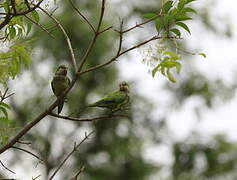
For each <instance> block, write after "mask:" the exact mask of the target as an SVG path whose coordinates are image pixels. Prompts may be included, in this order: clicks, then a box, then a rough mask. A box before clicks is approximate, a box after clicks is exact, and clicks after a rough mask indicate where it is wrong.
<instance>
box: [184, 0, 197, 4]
mask: <svg viewBox="0 0 237 180" xmlns="http://www.w3.org/2000/svg"><path fill="white" fill-rule="evenodd" d="M193 1H196V0H186V4H189V3H191V2H193Z"/></svg>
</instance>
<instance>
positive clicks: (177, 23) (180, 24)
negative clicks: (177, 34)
mask: <svg viewBox="0 0 237 180" xmlns="http://www.w3.org/2000/svg"><path fill="white" fill-rule="evenodd" d="M176 25H178V26H180V27H182V28H183V29H185V30H186V31H187V32H188V33H189V34H191V32H190V30H189V28H188V26H187V25H186V24H184V23H182V22H176Z"/></svg>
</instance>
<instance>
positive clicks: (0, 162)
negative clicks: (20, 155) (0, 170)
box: [0, 160, 16, 174]
mask: <svg viewBox="0 0 237 180" xmlns="http://www.w3.org/2000/svg"><path fill="white" fill-rule="evenodd" d="M0 164H1V165H2V167H4V168H5V169H6V170H8V171H9V172H11V173H12V174H16V173H15V172H14V171H12V170H11V169H9V168H8V167H6V166H5V165H4V164H3V163H2V161H1V160H0Z"/></svg>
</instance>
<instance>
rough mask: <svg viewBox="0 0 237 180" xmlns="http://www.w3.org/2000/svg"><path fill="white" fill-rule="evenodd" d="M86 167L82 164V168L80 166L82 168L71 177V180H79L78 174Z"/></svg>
mask: <svg viewBox="0 0 237 180" xmlns="http://www.w3.org/2000/svg"><path fill="white" fill-rule="evenodd" d="M84 169H85V166H84V165H82V166H81V168H80V170H79V171H78V172H77V173H76V175H75V176H74V177H73V178H72V179H70V180H77V178H78V176H79V175H80V174H81V173H82V172H83V171H84Z"/></svg>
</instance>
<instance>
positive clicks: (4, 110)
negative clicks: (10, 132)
mask: <svg viewBox="0 0 237 180" xmlns="http://www.w3.org/2000/svg"><path fill="white" fill-rule="evenodd" d="M0 111H1V112H2V113H3V114H4V116H5V117H6V118H8V113H7V110H6V109H5V108H3V107H0Z"/></svg>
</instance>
